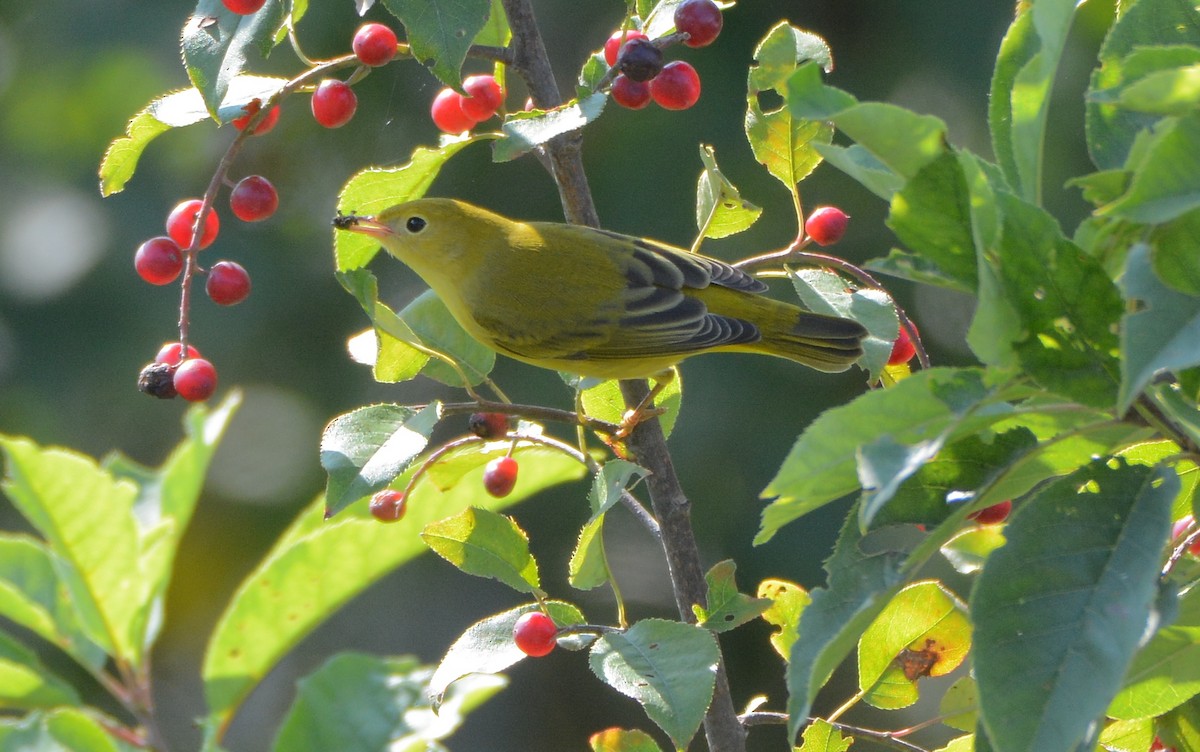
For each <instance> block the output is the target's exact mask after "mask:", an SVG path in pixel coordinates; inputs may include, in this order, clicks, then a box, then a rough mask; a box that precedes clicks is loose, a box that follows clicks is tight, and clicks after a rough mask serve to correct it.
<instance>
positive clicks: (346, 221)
mask: <svg viewBox="0 0 1200 752" xmlns="http://www.w3.org/2000/svg"><path fill="white" fill-rule="evenodd" d="M333 226H334V227H336V228H337V229H339V230H348V231H350V232H357V233H359V234H360V235H369V236H371V237H373V238H377V239H380V240H382V239H383V238H388V237H391V236H392V235H393V233H392V228H390V227H388V226H387V225H385V224H383V223H382V222H379V221H378V220H376V219H375V218H374V217H360V216H359V215H357V214H338V215H337V216H336V217H334V218H333Z"/></svg>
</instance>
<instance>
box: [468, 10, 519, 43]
mask: <svg viewBox="0 0 1200 752" xmlns="http://www.w3.org/2000/svg"><path fill="white" fill-rule="evenodd" d="M511 41H512V29H511V28H509V25H508V14H506V13H505V12H504V3H503V2H502V0H491V8H490V10H489V11H488V20H487V24H486V25H484V27H483V29H482V30H480V32H479V33H478V34H476V35H475V41H474V44H480V45H490V46H492V47H507V46H508V43H509V42H511Z"/></svg>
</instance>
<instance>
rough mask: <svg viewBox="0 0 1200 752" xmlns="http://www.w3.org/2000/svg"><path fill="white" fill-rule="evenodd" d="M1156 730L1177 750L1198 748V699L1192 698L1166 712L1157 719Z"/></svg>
mask: <svg viewBox="0 0 1200 752" xmlns="http://www.w3.org/2000/svg"><path fill="white" fill-rule="evenodd" d="M1156 730H1157V731H1158V733H1159V734H1160V735H1161V736H1162V739H1163V741H1165V742H1166V743H1167V744H1170V745H1173V746H1175V747H1176V749H1178V750H1179V752H1197V750H1200V700H1197V699H1195V698H1193V699H1192V700H1190V701H1189V702H1187V703H1186V704H1184V705H1180V706H1179V707H1178V708H1175V709H1174V710H1172V711H1171V712H1170V713H1167V714H1166V715H1165V716H1163V717H1162V718H1161V719H1159V723H1158V725H1157V726H1156Z"/></svg>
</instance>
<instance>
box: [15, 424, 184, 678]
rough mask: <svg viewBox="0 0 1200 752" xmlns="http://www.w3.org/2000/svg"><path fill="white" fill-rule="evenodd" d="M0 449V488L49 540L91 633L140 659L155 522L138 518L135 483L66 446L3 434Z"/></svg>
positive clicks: (111, 649) (111, 648)
mask: <svg viewBox="0 0 1200 752" xmlns="http://www.w3.org/2000/svg"><path fill="white" fill-rule="evenodd" d="M0 448H2V449H3V450H4V454H5V457H6V460H7V461H6V473H5V477H4V481H3V484H2V486H0V487H2V488H3V490H4V492H5V494H6V495H7V496H8V498H9V499H10V500H12V502H13V505H14V506H15V507H16V508H17V510H18V511H20V512H21V514H22V515H24V516H25V518H26V519H27V520H29V522H30V523H31V524H32V525H33V526H34V527H35V528H36V529H37V530H38V532H40V533H41V534H42V535H43V536H44V537H45V538H46V540H47V541H48V542H49V543H50V547H51V548H52V550H53V551H54V553H55V554H56V556H57V557H58V559H57V560H56V562H57V564H59V565H60V566H58V574H59V577H60V578H61V579H62V580H63V582H64V583H65V584H66V586H67V588H68V589H69V590H70V592H71V597H72V600H73V602H74V604H75V607H76V609H77V610H78V614H79V618H80V623H81V626H82V627H83V629H84V631H85V633H86V634H87V636H88V638H89V639H90V640H91V641H93V642H95V643H96V644H97V645H99V646H100V647H102V648H103V649H104V650H105V651H106V652H108V653H109V654H110V655H113V656H116V657H118V658H120V659H122V660H125V661H128V662H129V663H130V664H133V665H135V666H136V665H140V664H141V661H142V659H143V658H144V649H145V647H146V645H145V642H144V639H143V638H144V632H143V630H144V628H145V624H146V622H145V618H146V609H147V608H148V607H149V605H150V599H151V597H152V595H153V589H154V585H155V579H156V578H155V576H154V574H157V572H155V573H154V574H150V573H148V572H147V571H146V566H147V564H150V563H151V562H150V561H149V560H147V559H146V558H144V554H145V553H146V548H145V546H147V545H148V543H149V539H150V538H151V537H152V536H151V533H152V532H153V529H152V528H151V529H148V530H145V531H143V530H141V529H140V528H139V525H138V521H137V519H136V518H135V517H134V514H133V506H134V501H135V499H136V498H137V487H136V486H135V485H134V484H133V483H131V482H129V481H126V480H117V479H115V478H113V477H112V475H110V474H109V473H107V472H105V471H104V470H102V469H101V468H100V467H99V466H98V465H97V464H96V463H95V461H93V460H92V459H91V458H90V457H85V456H83V455H81V454H78V453H76V452H73V451H71V450H68V449H59V448H43V447H40V446H37V445H36V444H34V443H33V442H32V441H29V440H28V439H24V438H18V437H0ZM160 524H170V523H169V522H167V523H160Z"/></svg>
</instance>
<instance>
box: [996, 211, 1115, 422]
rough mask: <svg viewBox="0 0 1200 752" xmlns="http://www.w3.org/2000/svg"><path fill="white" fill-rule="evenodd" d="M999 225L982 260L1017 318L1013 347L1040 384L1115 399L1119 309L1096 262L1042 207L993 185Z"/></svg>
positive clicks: (1082, 397)
mask: <svg viewBox="0 0 1200 752" xmlns="http://www.w3.org/2000/svg"><path fill="white" fill-rule="evenodd" d="M997 199H998V200H999V203H1000V208H1001V215H1002V217H1003V229H1002V231H1001V243H1000V247H999V248H998V250H997V252H996V254H995V257H992V256H990V255H989V257H988V258H987V260H986V263H988V264H989V266H990V267H991V268H992V270H993V271H994V272H995V274H996V279H997V282H998V283H999V284H1000V285H1001V286H1002V290H1003V296H1004V299H1005V300H1006V301H1007V302H1008V304H1009V305H1010V306H1011V307H1012V310H1013V311H1014V312H1015V313H1016V315H1017V317H1018V320H1019V321H1020V324H1021V330H1020V335H1019V339H1018V340H1017V341H1015V342H1014V343H1013V347H1014V350H1015V352H1016V355H1017V357H1018V358H1019V359H1020V362H1021V364H1022V365H1023V366H1024V367H1025V369H1026V371H1027V372H1028V373H1029V375H1030V376H1032V377H1033V378H1034V379H1036V380H1037V382H1038V383H1039V384H1041V385H1042V386H1043V387H1045V388H1046V389H1049V390H1050V391H1052V392H1056V393H1058V394H1062V395H1066V396H1068V397H1071V398H1072V399H1074V400H1076V401H1078V402H1080V403H1082V404H1085V405H1090V406H1093V407H1107V406H1109V405H1112V404H1114V403H1115V401H1116V396H1117V386H1118V384H1119V383H1120V375H1119V372H1120V366H1119V363H1118V361H1117V358H1116V357H1115V354H1116V351H1117V346H1118V341H1117V336H1116V334H1115V326H1114V325H1115V324H1116V323H1117V322H1118V321H1119V320H1120V316H1121V313H1122V312H1123V311H1124V304H1123V303H1122V301H1121V297H1120V294H1119V292H1118V291H1117V288H1116V286H1115V285H1114V284H1113V282H1112V280H1111V279H1110V278H1109V275H1108V274H1107V272H1105V271H1104V268H1103V267H1102V266H1100V263H1099V262H1098V261H1097V260H1096V259H1094V258H1092V257H1091V256H1088V255H1087V254H1085V253H1084V252H1083V251H1082V250H1081V249H1080V248H1079V247H1078V246H1076V245H1075V244H1074V243H1072V242H1071V241H1069V240H1067V239H1066V238H1064V237H1063V235H1062V232H1061V230H1060V229H1059V227H1058V223H1057V222H1055V221H1054V219H1053V218H1052V217H1051V216H1050V215H1049V214H1047V213H1046V212H1045V211H1044V210H1042V209H1040V208H1038V207H1036V206H1034V205H1032V204H1030V203H1028V202H1026V201H1023V200H1021V199H1019V198H1017V197H1016V196H1013V195H1012V194H1008V193H1003V192H1001V193H998V194H997Z"/></svg>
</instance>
